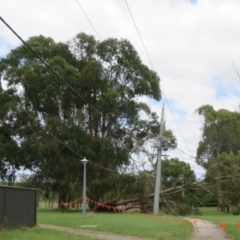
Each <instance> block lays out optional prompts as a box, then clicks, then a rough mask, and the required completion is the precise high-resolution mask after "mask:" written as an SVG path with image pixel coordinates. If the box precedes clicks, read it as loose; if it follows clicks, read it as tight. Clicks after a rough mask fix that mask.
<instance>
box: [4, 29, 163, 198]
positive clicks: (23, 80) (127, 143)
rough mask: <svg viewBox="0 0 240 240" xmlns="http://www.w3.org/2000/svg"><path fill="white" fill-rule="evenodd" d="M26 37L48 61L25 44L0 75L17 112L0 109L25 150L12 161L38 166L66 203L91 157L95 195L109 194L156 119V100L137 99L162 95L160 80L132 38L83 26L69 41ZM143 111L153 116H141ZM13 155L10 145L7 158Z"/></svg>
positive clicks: (90, 173) (91, 190) (41, 175)
mask: <svg viewBox="0 0 240 240" xmlns="http://www.w3.org/2000/svg"><path fill="white" fill-rule="evenodd" d="M27 44H28V45H29V46H30V47H31V48H32V49H33V51H35V53H37V54H38V55H39V56H40V57H41V59H42V60H43V61H42V60H41V59H39V57H38V56H36V55H34V54H33V53H32V52H30V51H29V50H28V49H27V48H26V47H25V46H24V45H21V46H19V47H17V48H15V49H13V50H11V52H10V53H9V54H8V55H7V57H6V58H5V59H2V60H1V61H0V77H1V79H2V80H4V81H6V83H7V87H8V90H7V91H11V95H10V96H11V100H10V102H11V104H13V105H14V106H15V107H14V110H11V108H8V107H7V109H6V113H5V116H10V115H11V114H14V117H12V118H11V119H8V120H5V119H4V117H3V116H1V121H2V125H4V124H11V126H13V127H12V131H10V130H9V131H8V134H9V136H10V137H9V138H10V139H11V140H12V141H13V142H14V144H15V145H16V146H17V148H18V151H19V153H20V155H21V159H19V157H18V156H20V155H19V154H17V156H14V153H13V152H12V153H9V154H10V155H11V158H14V160H12V161H11V163H12V164H13V165H14V166H15V165H21V166H24V167H25V168H29V169H32V170H34V171H36V174H37V176H38V178H39V183H41V184H44V185H47V184H48V185H50V186H51V189H52V191H56V192H57V193H58V194H59V202H60V201H66V200H68V199H67V197H69V196H68V192H69V191H70V190H69V186H70V183H78V184H79V183H80V181H81V179H82V164H81V163H80V160H81V157H82V156H85V157H86V158H87V159H89V160H91V162H92V164H90V165H89V167H88V175H87V176H88V179H87V181H88V195H89V196H90V197H92V198H94V199H99V198H102V197H104V194H105V190H104V189H105V187H106V189H108V188H107V185H106V184H109V183H106V179H108V177H109V178H111V177H112V176H113V174H115V175H116V176H117V175H119V168H120V167H121V166H122V165H128V164H129V159H130V155H131V154H132V152H133V151H134V149H135V148H134V147H135V145H136V140H137V139H144V138H146V136H147V135H148V133H149V131H152V130H153V128H152V126H153V125H155V124H156V121H154V122H153V120H154V117H153V116H154V114H152V113H151V110H150V108H149V106H148V105H147V104H146V103H143V102H139V101H138V100H137V98H138V97H143V96H146V97H149V98H153V99H155V100H157V101H159V100H160V99H161V91H160V87H159V81H160V79H159V77H158V75H157V74H156V73H155V72H154V71H152V70H150V69H149V68H148V67H147V66H146V65H144V64H143V63H142V61H141V59H140V58H139V55H138V53H137V52H136V50H135V49H134V47H133V46H132V44H131V43H130V42H129V41H128V40H124V39H123V40H118V39H111V38H110V39H107V40H104V41H102V42H98V41H96V40H95V38H94V37H93V36H89V35H86V34H84V33H80V34H78V35H77V36H76V37H75V38H73V39H72V40H70V41H68V42H67V43H56V42H55V41H54V40H53V39H51V38H47V37H44V36H37V37H31V38H30V39H29V40H28V41H27ZM46 63H47V64H48V66H50V68H48V67H46ZM53 71H54V72H53ZM7 91H1V93H0V95H1V96H0V97H4V95H6V94H7ZM142 112H145V114H146V115H147V116H148V117H149V120H148V121H146V120H142V119H141V113H142ZM2 125H1V126H2ZM153 132H154V131H153ZM9 142H10V140H9ZM5 149H6V148H5ZM4 151H5V150H4ZM16 152H17V151H16ZM6 157H7V155H6V154H5V152H3V158H2V159H3V160H2V161H1V162H2V163H5V162H6ZM99 166H100V167H99ZM106 169H111V170H112V171H106ZM80 194H81V193H80V190H79V195H80Z"/></svg>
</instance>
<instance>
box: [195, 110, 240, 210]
mask: <svg viewBox="0 0 240 240" xmlns="http://www.w3.org/2000/svg"><path fill="white" fill-rule="evenodd" d="M197 113H198V114H199V115H200V116H201V117H203V128H202V140H201V141H200V142H199V145H198V149H197V158H196V161H197V163H198V164H199V165H201V166H203V167H204V168H205V169H206V176H205V188H206V190H207V191H208V193H211V194H212V196H215V197H216V199H217V201H218V206H219V208H220V209H221V210H222V211H224V210H225V208H227V210H228V211H229V208H230V206H231V204H236V203H237V202H238V201H239V200H237V199H239V196H238V190H237V189H238V186H239V182H238V178H239V150H240V149H239V144H240V141H239V139H240V114H239V113H237V112H230V111H228V110H225V109H220V110H218V111H216V110H214V109H213V107H212V106H210V105H204V106H202V107H200V108H199V109H197Z"/></svg>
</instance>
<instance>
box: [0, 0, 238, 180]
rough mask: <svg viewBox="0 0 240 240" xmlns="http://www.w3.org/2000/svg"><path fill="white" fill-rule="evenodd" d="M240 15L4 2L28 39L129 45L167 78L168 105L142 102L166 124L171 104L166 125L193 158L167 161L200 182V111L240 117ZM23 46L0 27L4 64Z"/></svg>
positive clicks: (198, 7)
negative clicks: (85, 37)
mask: <svg viewBox="0 0 240 240" xmlns="http://www.w3.org/2000/svg"><path fill="white" fill-rule="evenodd" d="M129 9H130V11H131V14H132V16H133V18H134V21H135V24H136V25H137V29H138V31H137V29H136V27H135V25H134V22H133V20H132V17H131V15H130V13H129ZM239 9H240V1H239V0H227V1H226V0H148V1H146V0H145V1H144V0H137V1H136V0H135V1H134V0H126V1H125V0H101V1H99V0H72V1H69V0H51V1H49V0H22V1H19V0H0V16H1V17H2V18H3V19H4V20H5V21H6V22H7V23H8V24H9V25H10V26H11V27H12V28H13V29H14V30H15V31H16V32H17V33H18V34H19V35H20V36H21V37H22V38H23V39H24V40H27V39H28V38H29V37H31V36H38V35H44V36H46V37H51V38H53V39H54V40H55V41H57V42H59V41H62V42H66V41H68V40H70V39H71V38H73V37H75V36H76V35H77V34H78V33H80V32H85V33H86V34H89V35H94V36H95V38H96V39H97V40H104V39H106V38H118V39H128V40H129V41H130V42H131V43H132V44H133V46H134V47H135V48H136V50H137V52H138V53H139V55H140V58H141V59H142V61H143V63H144V64H146V65H147V66H148V67H149V68H150V69H153V70H155V71H156V72H157V73H158V75H159V76H160V78H161V90H162V91H163V93H164V94H163V98H162V100H161V101H160V102H156V101H153V100H151V99H148V98H142V100H143V101H145V102H146V103H148V104H149V105H150V107H151V109H152V111H155V112H157V113H158V115H159V118H160V115H161V108H162V106H163V104H164V106H165V119H166V126H167V128H168V129H171V130H172V131H173V133H174V135H175V136H176V138H177V141H178V148H179V149H180V150H181V151H183V152H185V153H187V154H184V153H182V152H181V151H179V150H174V151H169V152H167V154H168V155H169V157H170V158H173V157H178V158H179V159H180V160H184V161H186V162H187V163H189V164H190V165H191V167H192V169H193V170H194V171H195V173H196V175H197V176H198V177H201V176H203V175H202V174H204V171H203V169H202V168H201V167H199V166H198V165H197V164H196V163H195V160H194V158H191V157H189V156H188V155H190V156H195V155H196V149H197V146H198V142H199V141H200V139H201V126H202V122H201V120H200V119H199V117H198V116H197V115H196V113H195V110H196V109H197V108H199V107H200V106H202V105H204V104H210V105H212V106H213V107H214V108H215V109H216V110H218V109H221V108H224V109H228V110H230V111H238V110H239V103H240V99H239V97H240V79H238V76H237V73H236V70H238V71H240V48H239V47H238V45H239V43H240V31H239V29H240V14H239ZM138 32H139V33H140V36H141V38H140V37H139V34H138ZM142 42H143V43H144V46H145V47H144V46H143V43H142ZM20 44H21V42H20V41H19V40H18V39H17V37H16V36H15V35H14V34H13V33H12V32H11V31H10V30H9V29H8V28H7V27H6V26H5V25H4V24H3V23H2V22H0V57H5V56H6V55H7V54H8V53H9V51H10V50H11V49H13V48H15V47H17V46H19V45H20ZM145 49H146V50H147V53H146V51H145Z"/></svg>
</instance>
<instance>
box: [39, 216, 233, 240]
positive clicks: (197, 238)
mask: <svg viewBox="0 0 240 240" xmlns="http://www.w3.org/2000/svg"><path fill="white" fill-rule="evenodd" d="M186 219H187V220H188V221H189V222H191V223H192V224H193V226H194V231H193V234H192V236H191V237H190V240H230V238H228V237H227V236H226V234H225V232H224V231H223V230H222V229H221V228H220V227H218V226H217V225H215V224H214V223H212V222H209V221H206V220H202V219H190V218H186ZM194 220H195V223H194ZM39 227H42V228H47V229H51V230H57V231H62V232H69V233H73V234H77V235H82V236H88V237H92V238H99V239H104V240H147V239H146V238H140V237H131V236H125V235H118V234H111V233H107V232H97V231H89V230H81V229H73V228H68V227H62V226H54V225H48V224H39Z"/></svg>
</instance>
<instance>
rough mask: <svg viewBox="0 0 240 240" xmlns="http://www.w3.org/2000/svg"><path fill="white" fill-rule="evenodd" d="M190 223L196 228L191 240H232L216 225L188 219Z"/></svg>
mask: <svg viewBox="0 0 240 240" xmlns="http://www.w3.org/2000/svg"><path fill="white" fill-rule="evenodd" d="M187 220H188V221H190V222H192V224H193V226H194V231H193V234H192V237H191V238H190V240H206V239H207V240H210V239H214V240H226V239H227V240H230V238H228V237H227V236H226V234H225V232H224V231H223V230H222V229H221V228H220V226H217V225H216V224H214V223H212V222H209V221H206V220H202V219H195V221H196V222H195V223H196V224H194V220H193V219H187Z"/></svg>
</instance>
